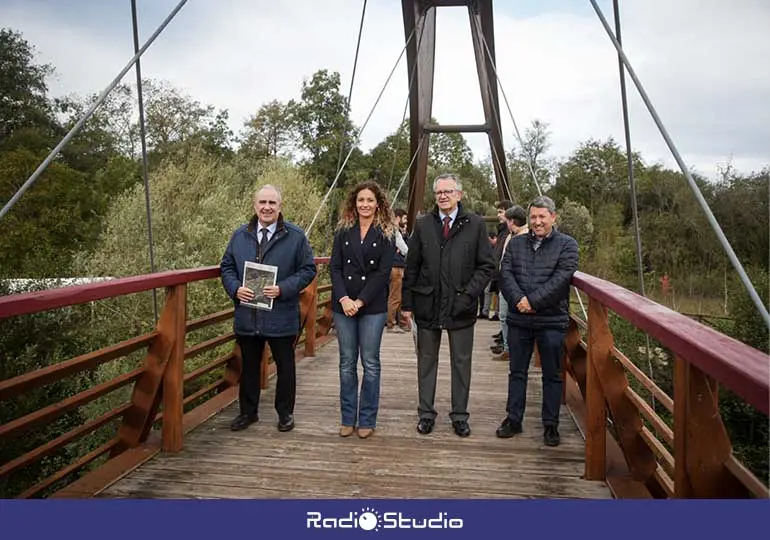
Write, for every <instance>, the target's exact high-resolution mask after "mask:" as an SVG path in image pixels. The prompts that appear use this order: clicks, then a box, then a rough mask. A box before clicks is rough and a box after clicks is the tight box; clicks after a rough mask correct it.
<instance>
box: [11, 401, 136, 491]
mask: <svg viewBox="0 0 770 540" xmlns="http://www.w3.org/2000/svg"><path fill="white" fill-rule="evenodd" d="M130 407H131V404H130V403H126V404H125V405H122V406H120V407H117V408H115V409H113V410H111V411H109V412H107V413H105V414H103V415H101V416H99V417H98V418H94V419H93V420H91V421H89V422H86V423H85V424H83V425H82V426H78V427H76V428H75V429H72V430H70V431H68V432H67V433H64V434H62V435H60V436H59V437H56V438H55V439H53V440H52V441H48V442H47V443H45V444H43V445H41V446H38V447H37V448H35V449H34V450H30V451H29V452H27V453H26V454H23V455H21V456H19V457H17V458H16V459H14V460H12V461H9V462H8V463H6V464H5V465H3V466H2V467H0V478H2V477H4V476H6V475H8V474H10V473H12V472H13V471H15V470H16V469H19V468H21V467H25V466H27V465H29V464H30V463H34V462H35V461H37V460H39V459H40V458H43V457H45V456H50V455H51V454H53V453H54V452H56V451H57V450H59V449H60V448H63V447H64V446H66V445H68V444H69V443H71V442H72V441H74V440H76V439H79V438H80V437H82V436H83V435H86V434H88V433H91V432H92V431H95V430H97V429H99V428H100V427H102V426H104V425H106V424H108V423H109V422H110V421H112V420H114V419H115V418H117V417H118V416H120V415H122V414H123V413H125V412H126V411H127V410H128V409H129V408H130Z"/></svg>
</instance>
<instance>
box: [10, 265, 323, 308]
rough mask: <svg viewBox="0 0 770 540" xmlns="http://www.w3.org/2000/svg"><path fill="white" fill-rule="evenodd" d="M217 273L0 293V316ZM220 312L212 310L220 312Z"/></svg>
mask: <svg viewBox="0 0 770 540" xmlns="http://www.w3.org/2000/svg"><path fill="white" fill-rule="evenodd" d="M329 260H330V257H315V258H314V259H313V261H314V262H315V263H316V264H329ZM216 277H219V266H204V267H202V268H191V269H187V270H168V271H166V272H156V273H154V274H143V275H139V276H129V277H123V278H116V279H110V280H107V281H100V282H96V283H85V284H82V285H72V286H70V287H59V288H57V289H47V290H44V291H33V292H26V293H20V294H10V295H6V296H0V319H5V318H8V317H15V316H18V315H28V314H30V313H39V312H41V311H48V310H51V309H58V308H63V307H68V306H76V305H78V304H86V303H88V302H94V301H96V300H104V299H105V298H114V297H116V296H125V295H127V294H133V293H138V292H143V291H150V290H152V289H162V288H165V287H173V286H174V285H182V284H185V283H193V282H195V281H203V280H206V279H212V278H216ZM223 313H224V312H220V313H218V314H216V315H217V316H219V315H222V314H223Z"/></svg>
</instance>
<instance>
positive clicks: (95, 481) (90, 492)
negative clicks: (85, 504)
mask: <svg viewBox="0 0 770 540" xmlns="http://www.w3.org/2000/svg"><path fill="white" fill-rule="evenodd" d="M159 452H160V437H157V436H156V437H150V438H149V439H148V440H147V441H146V442H145V443H144V444H142V445H141V446H137V447H136V448H129V449H128V450H126V451H125V452H123V453H121V454H119V455H118V456H117V457H113V458H112V459H110V460H108V461H107V462H106V463H105V464H104V465H102V466H101V467H99V468H98V469H95V470H93V471H90V472H89V473H88V474H86V475H84V476H83V477H81V478H79V479H77V480H75V481H74V482H72V483H71V484H69V485H68V486H66V487H64V488H62V489H60V490H59V491H57V492H56V493H54V494H52V495H51V497H50V498H51V499H87V498H91V497H94V496H96V495H98V494H99V493H100V492H101V491H102V490H104V489H106V488H108V487H109V486H111V485H112V484H113V483H114V482H116V481H117V480H118V479H120V478H123V477H124V476H125V475H126V474H128V473H130V472H131V471H133V470H135V469H137V468H138V467H140V466H141V465H142V464H143V463H145V462H147V461H149V460H150V459H152V458H153V457H155V455H157V454H158V453H159Z"/></svg>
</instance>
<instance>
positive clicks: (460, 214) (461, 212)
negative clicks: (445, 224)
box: [431, 202, 466, 222]
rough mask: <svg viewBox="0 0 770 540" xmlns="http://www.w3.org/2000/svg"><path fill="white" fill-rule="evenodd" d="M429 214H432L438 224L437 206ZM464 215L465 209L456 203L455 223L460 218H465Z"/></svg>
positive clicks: (439, 218) (439, 212)
mask: <svg viewBox="0 0 770 540" xmlns="http://www.w3.org/2000/svg"><path fill="white" fill-rule="evenodd" d="M431 214H433V216H434V217H435V218H436V219H437V220H438V221H439V222H441V216H440V214H441V211H440V210H439V209H438V205H436V206H434V207H433V210H431ZM465 215H466V212H465V209H464V208H463V204H462V203H459V202H458V203H457V217H455V221H457V220H459V219H460V218H463V217H465Z"/></svg>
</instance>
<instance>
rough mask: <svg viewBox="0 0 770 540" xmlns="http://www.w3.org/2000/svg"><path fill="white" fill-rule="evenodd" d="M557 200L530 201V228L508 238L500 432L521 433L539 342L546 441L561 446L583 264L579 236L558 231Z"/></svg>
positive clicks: (505, 434)
mask: <svg viewBox="0 0 770 540" xmlns="http://www.w3.org/2000/svg"><path fill="white" fill-rule="evenodd" d="M555 221H556V205H555V204H554V202H553V201H552V200H551V199H549V198H548V197H543V196H541V197H537V198H536V199H535V200H534V201H532V203H531V204H530V205H529V233H528V234H526V235H521V236H517V237H514V238H512V239H511V241H510V242H508V246H507V247H506V249H505V253H504V254H503V262H502V265H501V267H500V276H501V281H500V291H501V292H502V294H503V296H504V297H505V300H506V301H507V302H508V315H507V317H506V322H507V323H508V350H509V355H510V367H509V372H508V403H507V406H506V410H507V412H508V415H507V416H506V417H505V420H503V422H502V424H501V425H500V427H499V428H497V436H498V437H502V438H508V437H513V436H514V435H516V434H517V433H521V430H522V427H521V422H522V419H523V417H524V406H525V404H526V399H527V371H528V370H529V362H530V358H531V357H532V350H533V348H534V345H535V343H537V350H538V352H539V353H540V365H541V368H542V370H543V409H542V421H543V428H544V431H543V442H544V443H545V444H546V446H558V445H559V430H558V426H559V408H560V407H561V394H562V384H563V382H562V380H561V358H562V352H563V348H564V338H565V335H566V332H567V327H568V325H569V288H570V283H571V282H572V276H573V275H574V274H575V271H576V270H577V267H578V245H577V242H576V241H575V239H574V238H572V237H571V236H568V235H566V234H564V233H560V232H559V231H557V230H556V229H555V228H554V226H553V224H554V222H555Z"/></svg>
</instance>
